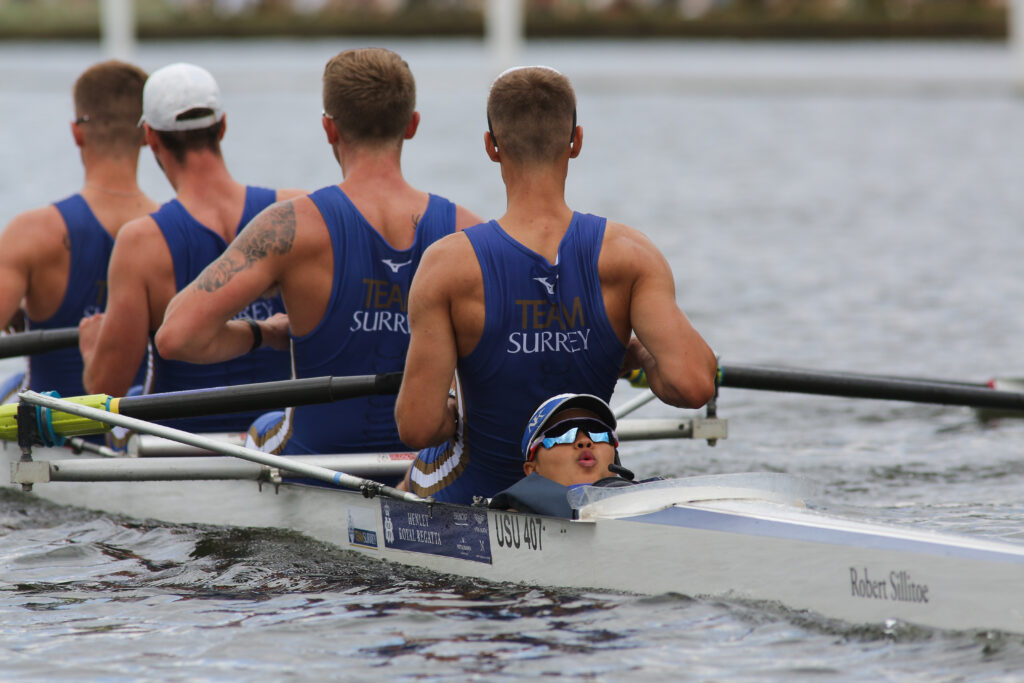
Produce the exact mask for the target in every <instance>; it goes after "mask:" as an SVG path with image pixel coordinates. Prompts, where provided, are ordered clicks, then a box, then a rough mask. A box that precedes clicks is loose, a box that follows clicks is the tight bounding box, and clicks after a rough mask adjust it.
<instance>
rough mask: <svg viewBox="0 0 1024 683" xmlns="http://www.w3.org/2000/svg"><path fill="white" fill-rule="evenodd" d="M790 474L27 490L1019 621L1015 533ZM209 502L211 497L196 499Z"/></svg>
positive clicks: (386, 541) (543, 576)
mask: <svg viewBox="0 0 1024 683" xmlns="http://www.w3.org/2000/svg"><path fill="white" fill-rule="evenodd" d="M6 452H7V453H8V456H9V457H10V456H11V455H13V454H14V452H13V451H12V450H11V449H7V450H6ZM52 453H53V452H52V451H51V452H47V453H46V456H49V455H51V454H52ZM36 457H37V458H40V457H45V456H44V455H43V453H40V454H39V455H37V456H36ZM791 481H792V480H791V479H790V478H788V477H785V476H784V475H772V474H763V475H723V476H718V477H697V478H689V479H681V480H679V481H678V483H675V484H673V485H671V486H667V487H666V488H663V489H660V490H657V491H650V492H647V493H644V494H641V495H637V493H636V492H635V491H634V490H633V489H620V491H624V492H625V494H624V495H621V496H614V497H612V498H609V499H607V500H604V501H598V502H595V503H593V504H591V505H590V506H585V507H583V508H582V509H581V511H580V514H581V516H582V517H583V518H584V521H570V520H564V519H555V518H549V517H538V516H534V515H525V514H520V513H512V512H502V511H494V510H486V509H481V508H471V507H465V506H452V505H443V504H434V505H427V504H421V503H409V502H404V501H402V502H399V501H395V500H390V499H385V498H374V499H367V498H364V497H363V496H362V495H360V494H359V493H354V492H348V491H340V490H337V489H330V488H325V487H319V486H304V485H295V484H289V483H287V482H286V483H285V484H283V485H281V486H275V485H273V484H266V483H264V484H262V485H261V486H260V487H257V486H256V485H255V484H254V483H253V482H252V481H189V482H174V483H169V482H99V483H77V482H53V483H48V484H38V485H35V487H34V490H35V493H36V494H37V495H40V496H42V497H45V498H47V499H49V500H52V501H55V502H58V503H62V504H74V505H80V506H85V507H90V508H96V509H101V510H104V511H109V512H116V513H122V514H127V515H130V516H133V517H139V518H154V519H160V520H165V521H168V522H179V523H215V524H227V525H242V526H266V527H280V528H285V529H292V530H296V531H300V532H302V533H305V534H307V535H309V536H311V537H313V538H315V539H318V540H321V541H326V542H328V543H332V544H335V545H337V546H339V547H342V548H348V549H351V550H354V551H357V552H360V553H363V554H365V555H368V556H371V557H376V558H379V559H382V560H388V561H393V562H398V563H401V564H405V565H414V566H418V567H424V568H427V569H431V570H435V571H439V572H445V573H451V574H458V575H462V576H471V577H478V578H482V579H487V580H491V581H511V582H518V583H525V584H528V585H544V586H561V587H572V588H588V589H606V590H615V591H626V592H635V593H651V594H659V593H668V592H675V593H681V594H685V595H689V596H693V597H715V598H728V599H740V600H753V601H770V602H773V603H779V604H781V605H784V606H785V607H787V608H789V609H792V610H807V611H810V612H813V613H816V614H819V615H822V616H825V617H829V618H835V619H841V620H845V621H848V622H852V623H875V624H878V623H884V622H887V621H888V620H891V619H896V620H901V621H904V622H908V623H913V624H920V625H924V626H931V627H937V628H943V629H957V630H1003V631H1009V632H1017V633H1024V591H1022V590H1021V587H1022V586H1024V546H1022V545H1016V544H1011V543H1006V542H998V541H990V540H986V539H980V538H973V537H962V536H954V535H948V534H938V533H933V532H926V531H917V530H913V529H908V528H903V527H896V526H887V525H881V524H874V523H866V522H860V521H854V520H849V519H843V518H836V517H831V516H827V515H823V514H821V513H818V512H815V511H813V510H809V509H807V508H805V507H803V506H802V505H801V504H800V503H799V501H796V500H794V498H793V496H794V495H795V494H794V493H792V492H791V491H790V489H791V488H792V484H791ZM759 482H760V483H759ZM258 489H259V490H260V491H261V493H259V495H257V490H258ZM210 500H216V501H218V503H217V504H216V505H215V506H211V505H210V504H208V503H207V504H205V505H197V504H196V503H197V501H210ZM645 500H646V501H647V503H644V501H645ZM645 508H646V509H645ZM211 510H215V511H216V518H211V517H210V511H211ZM199 517H202V518H199Z"/></svg>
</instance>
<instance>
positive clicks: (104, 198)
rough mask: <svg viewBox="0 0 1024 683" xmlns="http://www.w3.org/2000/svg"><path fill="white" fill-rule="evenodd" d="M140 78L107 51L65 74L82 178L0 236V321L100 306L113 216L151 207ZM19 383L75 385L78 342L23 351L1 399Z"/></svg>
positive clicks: (55, 318) (62, 319)
mask: <svg viewBox="0 0 1024 683" xmlns="http://www.w3.org/2000/svg"><path fill="white" fill-rule="evenodd" d="M145 82H146V72H144V71H143V70H142V69H140V68H138V67H137V66H134V65H132V64H127V63H125V62H120V61H116V60H111V61H106V62H100V63H99V64H94V65H93V66H91V67H89V68H88V69H86V70H85V71H84V72H83V73H82V74H81V75H80V76H79V77H78V79H77V80H76V81H75V84H74V88H73V100H74V110H75V114H74V120H72V122H71V137H72V138H73V139H74V141H75V145H76V146H77V147H78V150H79V155H80V157H81V159H82V166H83V167H84V169H85V184H84V186H83V187H82V189H81V190H80V191H79V192H77V193H76V194H73V195H71V196H70V197H67V198H65V199H62V200H61V201H58V202H56V203H54V204H51V205H49V206H45V207H42V208H38V209H33V210H31V211H26V212H24V213H21V214H19V215H17V216H15V217H14V218H13V219H12V220H11V222H10V223H9V224H8V225H7V228H6V229H5V230H4V231H3V234H2V235H0V326H2V327H7V326H8V321H10V320H12V318H15V317H18V318H21V316H22V314H24V319H25V327H27V328H28V329H33V330H36V329H38V330H44V329H55V328H65V327H76V326H77V325H78V322H79V320H81V319H82V318H83V317H86V316H89V315H92V314H94V313H97V312H100V311H102V310H103V309H104V307H105V306H106V302H107V292H106V282H107V263H108V261H109V260H110V252H111V250H112V249H113V247H114V238H115V237H116V236H117V234H118V231H119V230H120V229H121V226H122V225H124V224H125V223H127V222H128V221H130V220H132V219H134V218H138V217H139V216H144V215H146V214H147V213H149V212H150V211H154V210H155V209H156V208H157V203H156V202H154V201H153V200H152V199H150V198H149V197H147V196H146V195H145V194H144V193H143V191H142V190H141V189H140V188H139V185H138V181H137V170H138V163H139V152H140V150H141V149H142V146H143V145H144V144H145V140H144V139H143V136H142V130H141V129H140V128H139V126H138V122H139V116H141V115H142V88H143V85H144V84H145ZM22 305H24V309H23V311H22V310H21V308H20V307H21V306H22ZM139 368H140V365H139V363H137V362H136V363H135V365H133V366H132V367H131V368H128V367H126V371H127V372H129V373H130V374H131V375H133V376H134V375H135V374H136V372H137V371H138V369H139ZM26 388H29V389H33V390H35V391H57V392H59V393H60V394H61V395H62V396H79V395H81V394H84V393H85V389H84V387H83V386H82V357H81V355H80V354H79V353H78V349H77V348H70V349H62V350H58V351H50V352H48V353H43V354H38V355H35V356H30V357H29V359H28V369H27V372H24V373H17V375H15V376H12V377H11V378H9V379H8V380H7V381H6V382H4V384H3V386H2V387H0V396H3V400H4V402H6V401H7V400H9V399H12V398H13V397H14V396H15V395H16V394H17V393H18V392H19V391H21V390H24V389H26Z"/></svg>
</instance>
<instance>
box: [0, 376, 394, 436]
mask: <svg viewBox="0 0 1024 683" xmlns="http://www.w3.org/2000/svg"><path fill="white" fill-rule="evenodd" d="M401 382H402V374H401V373H400V372H389V373H382V374H379V375H356V376H354V377H310V378H305V379H290V380H281V381H277V382H261V383H259V384H239V385H235V386H230V387H217V388H213V389H195V390H192V391H174V392H168V393H164V394H148V395H144V396H125V397H123V398H114V397H111V396H107V395H105V394H93V395H91V396H76V397H73V398H70V399H68V400H69V401H72V402H74V403H77V404H80V405H86V406H91V407H93V408H100V409H103V410H105V411H108V412H110V413H116V414H118V415H126V416H128V417H134V418H138V419H140V420H170V419H175V418H179V417H194V416H198V415H210V414H219V413H238V412H246V411H251V410H273V409H275V408H284V407H287V406H301V405H310V404H313V403H330V402H332V401H340V400H342V399H346V398H355V397H357V396H370V395H374V394H394V393H397V392H398V387H399V386H400V385H401ZM17 413H18V404H16V403H9V404H6V405H3V406H0V439H3V440H6V441H14V440H16V439H17V438H18V422H17ZM40 417H42V418H43V422H44V423H45V424H40V425H39V429H40V430H41V433H45V434H51V433H52V435H53V436H58V437H59V436H64V437H68V436H84V435H86V434H101V433H103V432H106V431H109V430H110V426H109V424H106V423H104V422H102V421H97V420H85V419H82V418H81V417H80V416H77V415H72V414H69V413H67V412H64V411H61V412H53V411H50V412H46V414H45V415H41V416H40Z"/></svg>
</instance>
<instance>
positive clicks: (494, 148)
mask: <svg viewBox="0 0 1024 683" xmlns="http://www.w3.org/2000/svg"><path fill="white" fill-rule="evenodd" d="M484 150H485V151H486V152H487V157H488V158H489V159H490V160H491V161H493V162H496V163H497V162H500V161H501V157H500V156H499V155H498V143H496V142H495V141H494V136H493V135H491V131H487V132H485V133H484Z"/></svg>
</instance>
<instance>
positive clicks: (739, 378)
mask: <svg viewBox="0 0 1024 683" xmlns="http://www.w3.org/2000/svg"><path fill="white" fill-rule="evenodd" d="M718 372H719V381H718V384H719V386H721V387H732V388H735V389H760V390H764V391H788V392H795V393H803V394H820V395H826V396H845V397H848V398H872V399H882V400H890V401H908V402H911V403H936V404H940V405H954V406H969V407H973V408H1000V409H1003V410H1020V411H1024V393H1020V392H1016V391H1000V390H997V389H991V388H988V387H986V386H985V385H981V384H972V383H967V382H953V381H944V380H934V381H932V380H918V379H903V378H899V377H887V376H884V375H868V374H858V373H853V372H830V371H823V370H801V369H791V368H778V367H768V366H758V365H722V366H720V367H719V369H718Z"/></svg>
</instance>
